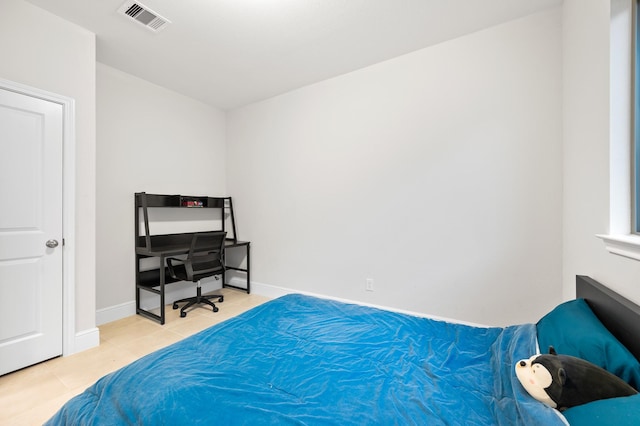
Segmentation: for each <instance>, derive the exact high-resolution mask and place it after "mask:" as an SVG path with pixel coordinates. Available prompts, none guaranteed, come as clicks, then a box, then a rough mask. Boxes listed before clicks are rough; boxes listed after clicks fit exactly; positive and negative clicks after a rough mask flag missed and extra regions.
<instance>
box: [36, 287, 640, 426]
mask: <svg viewBox="0 0 640 426" xmlns="http://www.w3.org/2000/svg"><path fill="white" fill-rule="evenodd" d="M577 283H578V284H577V292H578V299H577V301H572V302H567V303H566V304H562V305H560V306H558V307H557V308H556V309H554V310H553V311H552V312H550V313H549V314H547V315H545V316H544V317H543V318H541V319H540V321H539V322H538V323H537V324H519V325H514V326H510V327H474V326H470V325H464V324H459V323H452V322H444V321H439V320H434V319H429V318H422V317H416V316H411V315H407V314H403V313H397V312H390V311H386V310H381V309H376V308H372V307H367V306H361V305H355V304H347V303H342V302H337V301H333V300H327V299H320V298H315V297H310V296H304V295H298V294H294V295H287V296H283V297H281V298H278V299H275V300H272V301H270V302H267V303H265V304H263V305H261V306H258V307H256V308H254V309H252V310H250V311H248V312H245V313H244V314H242V315H239V316H237V317H235V318H232V319H230V320H227V321H225V322H223V323H221V324H218V325H216V326H213V327H211V328H209V329H206V330H204V331H202V332H200V333H198V334H196V335H193V336H191V337H189V338H187V339H184V340H182V341H180V342H177V343H175V344H173V345H171V346H168V347H166V348H164V349H161V350H158V351H156V352H154V353H152V354H149V355H147V356H145V357H143V358H141V359H139V360H137V361H135V362H133V363H131V364H129V365H128V366H125V367H123V368H121V369H119V370H117V371H115V372H113V373H111V374H108V375H106V376H104V377H103V378H101V379H100V380H98V381H97V382H96V383H95V384H94V385H92V386H91V387H89V388H88V389H87V390H86V391H84V392H83V393H81V394H80V395H78V396H76V397H74V398H73V399H71V400H70V401H69V402H67V403H66V404H65V405H64V406H63V407H62V408H61V409H60V410H59V411H58V412H57V413H56V414H55V415H54V417H52V418H51V419H50V420H49V421H48V422H47V425H120V424H144V425H159V424H166V425H179V424H190V425H193V424H229V425H234V424H246V425H249V424H250V425H262V424H266V425H289V424H291V425H383V424H384V425H387V424H389V425H392V424H401V425H404V424H416V425H426V424H428V425H452V424H453V425H455V424H464V425H491V424H496V425H518V424H520V425H537V424H540V425H551V426H552V425H565V424H567V422H570V424H572V425H574V424H600V425H602V424H607V423H606V422H607V421H612V422H613V423H611V424H617V425H620V424H625V423H624V422H625V421H626V422H627V424H634V423H631V421H632V420H634V419H636V418H638V417H636V416H639V415H640V411H638V410H640V399H639V398H638V397H637V396H632V397H626V398H614V399H610V400H606V401H596V402H593V403H590V404H586V405H583V406H580V407H574V408H571V409H569V410H567V411H565V412H563V413H559V412H558V411H556V410H554V409H552V408H550V407H548V406H546V405H544V404H542V403H540V402H538V401H536V400H535V399H533V398H532V397H530V396H529V395H528V394H527V393H526V391H525V390H524V389H523V388H522V387H521V385H520V383H519V382H518V380H517V378H516V376H515V373H514V365H515V363H516V361H518V360H520V359H523V358H528V357H529V356H531V355H532V354H534V353H536V351H537V348H538V340H540V345H542V344H547V343H548V341H549V340H550V341H551V342H552V343H554V345H555V347H556V348H557V350H558V352H559V353H562V350H566V351H570V350H574V349H575V348H574V349H572V347H577V348H578V349H577V350H583V351H584V352H585V353H582V354H581V355H582V356H583V357H592V358H594V360H596V361H598V362H600V363H601V364H604V365H602V366H603V367H606V368H611V369H616V368H621V369H622V373H620V372H618V373H619V374H622V375H625V380H628V381H629V382H630V383H633V385H634V386H637V385H638V383H636V382H635V381H637V382H640V364H639V363H638V361H637V358H636V357H638V354H639V353H640V352H639V349H640V348H639V347H638V341H637V340H638V339H637V337H636V336H639V335H640V321H638V319H639V318H640V308H638V306H636V305H634V304H632V303H631V302H629V301H627V300H625V299H623V298H621V297H620V296H618V295H616V294H615V293H613V292H611V291H610V290H608V289H606V288H605V287H604V286H602V285H600V284H599V283H597V282H595V281H594V280H592V279H590V278H588V277H577ZM585 299H586V301H585ZM578 305H579V306H578ZM585 306H586V307H587V308H586V309H585ZM576 310H577V311H576ZM576 312H578V314H577V315H587V318H589V321H591V322H592V323H593V324H596V325H595V326H593V328H592V325H591V323H590V322H588V321H587V322H586V323H585V319H584V318H583V317H579V319H578V320H576V321H578V322H579V326H578V328H584V329H585V330H584V332H575V329H573V330H572V332H571V333H564V334H562V333H559V332H558V329H563V327H560V326H559V325H564V324H566V323H567V321H569V322H570V321H571V318H572V317H573V316H574V315H576ZM589 315H591V317H592V318H591V317H589ZM598 316H602V317H603V319H602V321H600V320H599V319H598ZM567 318H569V320H568V319H567ZM585 324H589V325H588V326H587V325H585ZM603 324H604V325H603ZM605 325H606V326H607V327H610V328H611V333H613V334H611V333H609V331H607V330H606V329H605V330H604V331H602V330H600V329H598V331H597V332H595V333H594V332H593V329H594V328H596V327H602V329H604V328H605ZM607 333H609V334H607ZM594 336H595V337H594ZM614 336H616V337H614ZM594 339H596V340H597V341H596V342H595V343H594V342H592V341H590V340H594ZM616 345H617V346H616ZM584 348H587V349H584ZM616 351H618V352H616ZM620 351H622V352H620ZM625 351H626V352H625ZM587 352H588V353H587ZM619 352H620V353H622V355H620V353H619ZM612 354H613V355H612ZM598 357H600V358H604V359H603V360H602V359H596V358H598ZM611 357H614V358H616V359H610V358H611ZM625 357H626V358H625ZM620 365H622V367H620ZM616 403H617V404H618V405H616ZM598 404H601V405H600V406H598ZM612 410H613V412H615V413H616V415H611V412H612ZM603 413H604V414H603ZM598 416H599V417H598ZM621 422H622V423H621Z"/></svg>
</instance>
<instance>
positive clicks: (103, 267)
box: [97, 63, 226, 314]
mask: <svg viewBox="0 0 640 426" xmlns="http://www.w3.org/2000/svg"><path fill="white" fill-rule="evenodd" d="M97 108H98V136H97V141H98V142H97V237H98V240H97V241H98V244H97V308H98V310H99V311H100V310H101V309H105V308H111V307H114V306H115V307H117V306H119V305H122V304H127V305H129V309H130V304H132V303H133V302H132V301H134V300H135V262H134V258H135V255H134V223H133V214H134V207H133V194H134V193H135V192H141V191H146V192H148V193H152V194H153V193H157V194H187V195H210V196H215V195H225V189H226V181H225V174H226V168H225V157H226V153H225V114H224V112H222V111H221V110H218V109H216V108H212V107H210V106H208V105H205V104H203V103H201V102H199V101H196V100H194V99H191V98H188V97H185V96H182V95H179V94H177V93H175V92H172V91H169V90H167V89H164V88H162V87H159V86H156V85H153V84H151V83H149V82H146V81H144V80H141V79H139V78H136V77H134V76H132V75H129V74H126V73H123V72H121V71H118V70H116V69H114V68H111V67H108V66H106V65H103V64H100V63H99V64H98V66H97ZM152 231H154V230H152ZM179 231H181V230H180V229H176V230H174V231H173V232H179ZM154 232H157V230H156V231H154ZM167 232H171V231H167ZM160 233H161V232H160ZM192 287H193V286H191V288H190V290H191V292H193V288H192ZM134 312H135V311H134ZM129 314H131V313H129Z"/></svg>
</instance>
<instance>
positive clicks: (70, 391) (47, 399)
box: [0, 288, 269, 426]
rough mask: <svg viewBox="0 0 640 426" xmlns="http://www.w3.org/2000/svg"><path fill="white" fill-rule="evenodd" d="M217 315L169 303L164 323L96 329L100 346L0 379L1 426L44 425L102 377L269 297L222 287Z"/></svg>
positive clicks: (132, 322) (132, 321)
mask: <svg viewBox="0 0 640 426" xmlns="http://www.w3.org/2000/svg"><path fill="white" fill-rule="evenodd" d="M215 293H216V294H223V295H224V302H222V303H220V304H218V306H219V308H220V310H219V311H218V312H216V313H213V312H212V311H211V308H209V307H199V308H194V309H192V310H191V311H189V312H188V314H187V316H186V317H185V318H180V315H179V310H178V311H174V310H173V309H171V305H167V308H166V311H165V312H166V316H167V320H166V322H165V324H164V325H160V324H158V323H156V322H154V321H151V320H149V319H147V318H144V317H142V316H140V315H134V316H131V317H127V318H123V319H121V320H118V321H114V322H110V323H108V324H104V325H101V326H99V329H100V345H99V346H98V347H96V348H92V349H89V350H86V351H84V352H81V353H77V354H74V355H70V356H67V357H59V358H54V359H51V360H49V361H46V362H42V363H40V364H36V365H34V366H31V367H28V368H24V369H22V370H19V371H16V372H13V373H10V374H6V375H4V376H0V425H12V426H13V425H16V426H21V425H29V426H30V425H42V423H44V422H45V421H46V420H48V419H49V418H50V417H51V416H52V415H53V414H55V412H56V411H57V410H58V409H59V408H60V407H61V406H62V405H63V404H64V403H65V402H66V401H68V400H69V399H70V398H72V397H73V396H75V395H77V394H79V393H80V392H82V391H84V390H85V389H86V388H87V387H88V386H90V385H91V384H93V382H95V381H96V380H98V379H99V378H100V377H102V376H104V375H105V374H107V373H110V372H112V371H114V370H116V369H118V368H120V367H122V366H124V365H126V364H128V363H130V362H131V361H134V360H136V359H138V358H140V357H142V356H144V355H146V354H148V353H150V352H153V351H155V350H156V349H160V348H162V347H164V346H167V345H170V344H171V343H174V342H177V341H178V340H181V339H183V338H185V337H187V336H190V335H192V334H194V333H196V332H198V331H200V330H203V329H205V328H207V327H209V326H212V325H214V324H217V323H219V322H222V321H224V320H227V319H229V318H232V317H234V316H236V315H238V314H241V313H242V312H245V311H247V310H249V309H251V308H253V307H255V306H258V305H260V304H262V303H264V302H266V301H268V300H269V299H267V298H265V297H262V296H258V295H254V294H246V293H245V292H243V291H238V290H233V289H229V288H225V289H223V290H218V291H217V292H215Z"/></svg>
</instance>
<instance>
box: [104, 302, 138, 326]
mask: <svg viewBox="0 0 640 426" xmlns="http://www.w3.org/2000/svg"><path fill="white" fill-rule="evenodd" d="M135 313H136V301H135V300H132V301H131V302H125V303H121V304H119V305H115V306H109V307H108V308H103V309H98V310H96V325H102V324H106V323H108V322H111V321H116V320H119V319H122V318H126V317H130V316H131V315H135Z"/></svg>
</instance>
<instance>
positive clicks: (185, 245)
mask: <svg viewBox="0 0 640 426" xmlns="http://www.w3.org/2000/svg"><path fill="white" fill-rule="evenodd" d="M249 244H250V241H234V240H225V242H224V246H225V248H226V247H240V246H248V245H249ZM190 247H191V243H190V241H188V242H187V241H181V242H174V243H169V244H152V246H151V248H150V249H149V248H147V247H146V246H144V245H143V246H137V247H136V254H141V255H146V256H171V255H176V254H184V253H187V252H188V251H189V248H190Z"/></svg>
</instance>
